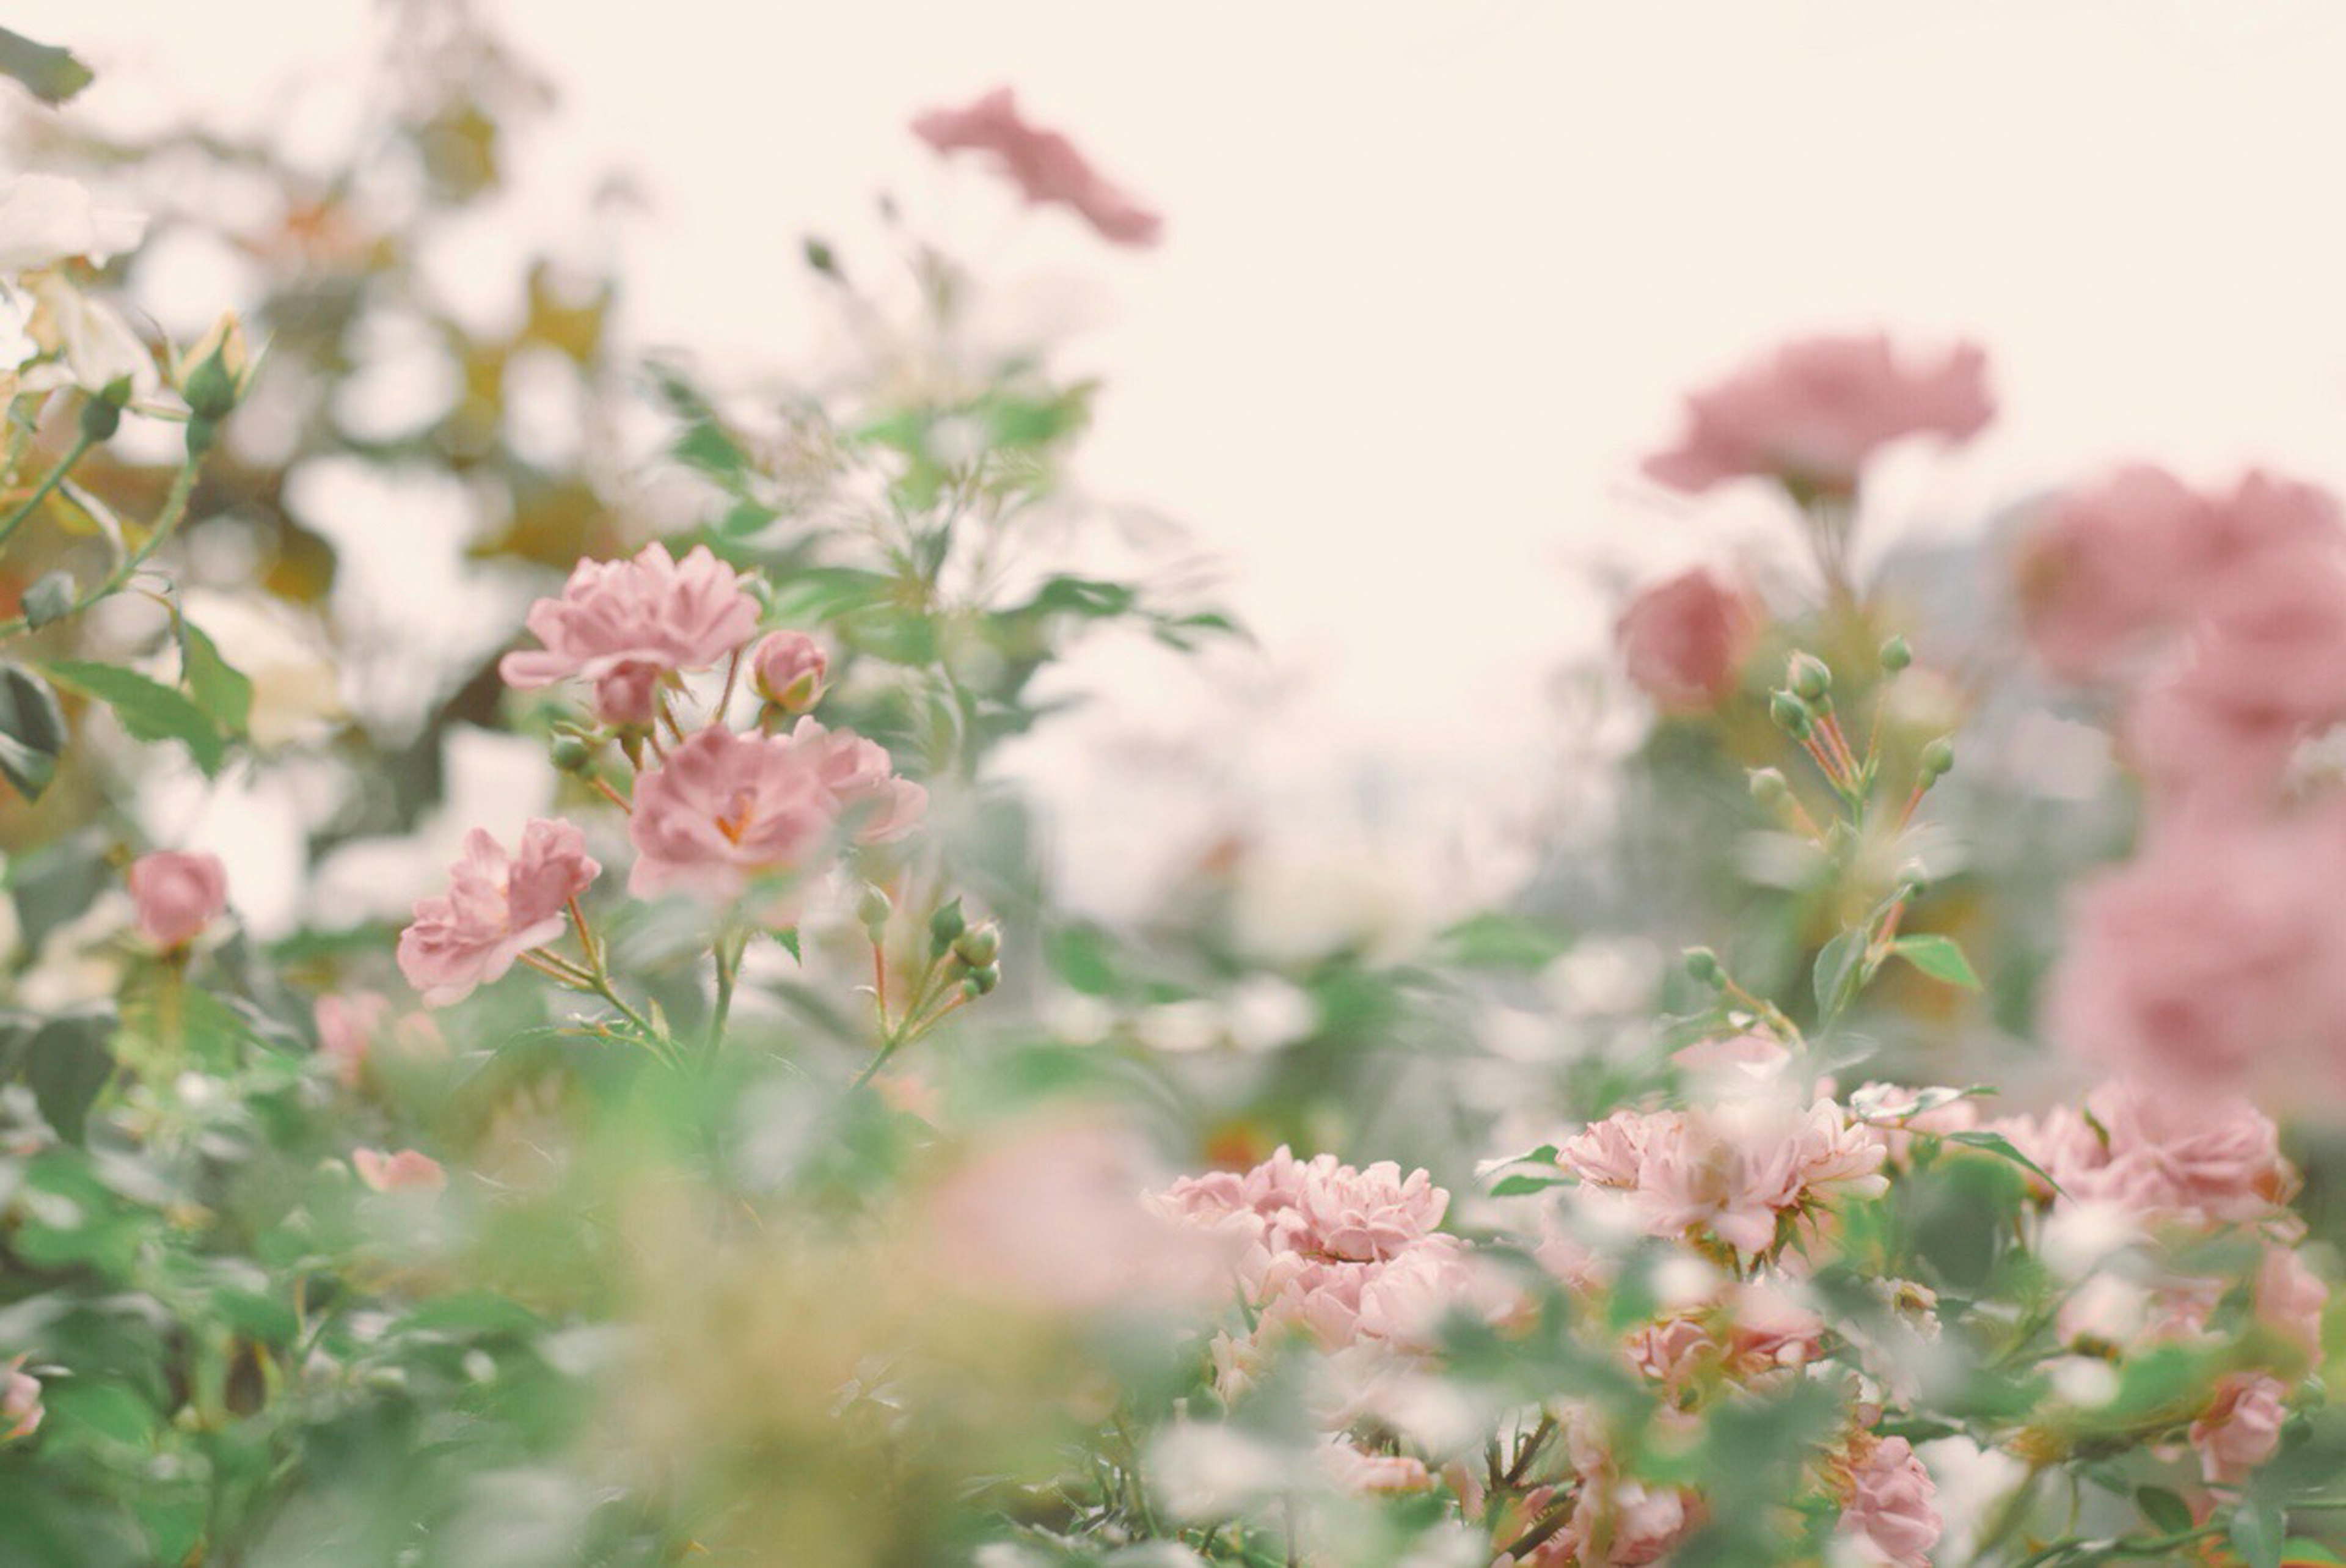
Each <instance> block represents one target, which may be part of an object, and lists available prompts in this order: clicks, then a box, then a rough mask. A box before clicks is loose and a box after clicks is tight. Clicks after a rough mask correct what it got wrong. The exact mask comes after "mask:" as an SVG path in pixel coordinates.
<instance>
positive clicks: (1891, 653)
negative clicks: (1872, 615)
mask: <svg viewBox="0 0 2346 1568" xmlns="http://www.w3.org/2000/svg"><path fill="white" fill-rule="evenodd" d="M1913 662H1914V650H1913V648H1911V647H1907V646H1906V639H1905V638H1904V637H1902V636H1894V637H1892V638H1891V639H1890V640H1889V641H1888V642H1886V643H1883V644H1882V673H1883V674H1885V675H1896V674H1897V673H1898V672H1899V671H1900V670H1902V669H1904V668H1905V667H1907V666H1908V665H1910V664H1913Z"/></svg>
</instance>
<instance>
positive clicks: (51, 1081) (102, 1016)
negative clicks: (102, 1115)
mask: <svg viewBox="0 0 2346 1568" xmlns="http://www.w3.org/2000/svg"><path fill="white" fill-rule="evenodd" d="M114 1027H115V1024H114V1018H113V1016H112V1015H111V1014H108V1013H74V1014H69V1015H67V1016H66V1017H63V1018H52V1019H50V1020H49V1021H48V1022H47V1023H44V1024H42V1025H41V1027H40V1032H39V1033H36V1034H35V1035H34V1036H33V1039H32V1044H30V1045H29V1046H28V1047H27V1048H26V1060H25V1074H26V1078H27V1079H29V1080H30V1081H31V1083H32V1085H33V1098H34V1100H35V1102H36V1104H38V1105H39V1106H40V1108H41V1115H42V1117H43V1118H44V1119H45V1120H46V1121H47V1123H48V1124H49V1125H50V1126H52V1127H54V1128H56V1133H57V1136H59V1137H61V1138H63V1139H65V1140H66V1142H67V1143H71V1144H77V1143H79V1142H81V1141H82V1138H83V1136H84V1135H85V1132H86V1130H87V1126H88V1123H89V1108H90V1106H91V1105H94V1104H96V1103H97V1095H98V1091H100V1090H101V1089H103V1088H105V1087H106V1081H107V1079H108V1078H110V1077H112V1076H113V1075H114V1056H113V1054H112V1053H111V1052H110V1051H109V1050H108V1049H107V1044H108V1042H109V1041H111V1039H112V1038H113V1035H114Z"/></svg>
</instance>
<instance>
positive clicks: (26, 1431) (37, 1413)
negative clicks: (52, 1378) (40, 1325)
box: [0, 1356, 48, 1442]
mask: <svg viewBox="0 0 2346 1568" xmlns="http://www.w3.org/2000/svg"><path fill="white" fill-rule="evenodd" d="M46 1414H48V1411H47V1410H45V1409H43V1408H42V1405H41V1380H40V1379H38V1378H36V1377H35V1376H33V1374H32V1373H30V1372H28V1371H26V1370H25V1358H24V1357H22V1356H18V1357H16V1358H15V1359H14V1360H12V1361H10V1362H9V1363H8V1365H7V1366H6V1367H5V1369H0V1427H5V1429H6V1430H5V1431H0V1442H10V1441H15V1439H17V1438H22V1437H31V1436H32V1435H33V1434H34V1433H35V1432H36V1431H40V1428H41V1418H42V1417H43V1416H46Z"/></svg>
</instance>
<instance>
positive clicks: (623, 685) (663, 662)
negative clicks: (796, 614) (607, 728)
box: [497, 544, 758, 725]
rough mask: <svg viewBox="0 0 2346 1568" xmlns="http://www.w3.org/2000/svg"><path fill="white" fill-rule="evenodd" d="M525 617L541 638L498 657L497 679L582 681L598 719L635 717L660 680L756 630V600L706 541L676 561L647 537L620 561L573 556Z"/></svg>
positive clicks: (705, 661)
mask: <svg viewBox="0 0 2346 1568" xmlns="http://www.w3.org/2000/svg"><path fill="white" fill-rule="evenodd" d="M525 624H526V625H527V626H528V627H529V629H530V630H531V631H532V632H534V633H535V634H536V636H537V639H538V641H539V642H541V643H543V644H545V645H546V646H545V647H544V648H543V649H539V650H535V651H533V650H527V649H524V650H519V651H516V652H514V653H509V654H507V655H505V658H504V659H503V660H502V661H501V662H500V663H499V664H498V666H497V669H498V673H499V674H501V675H502V676H504V677H505V684H506V685H508V686H511V687H519V688H523V689H527V688H531V687H542V686H552V685H553V684H554V683H555V682H556V681H559V680H567V679H573V678H576V679H581V680H588V681H592V682H594V683H595V694H596V705H597V710H598V711H599V712H600V713H601V714H602V717H603V718H605V719H606V720H607V721H608V722H610V723H613V724H635V725H641V724H645V723H648V722H649V719H650V714H651V710H652V707H653V697H654V688H655V687H656V686H657V684H658V682H659V681H660V680H662V679H665V678H666V677H670V676H673V675H675V674H677V673H678V672H679V671H682V670H692V669H707V668H709V667H710V666H712V665H715V664H717V663H719V661H721V660H722V659H724V658H725V657H726V656H728V655H729V654H731V653H733V652H735V651H737V650H738V649H739V648H740V647H741V646H742V645H743V644H744V643H746V642H748V641H749V640H750V638H751V637H752V636H756V635H757V630H758V602H757V601H756V600H755V599H753V598H751V597H750V595H749V594H748V592H747V591H745V590H744V589H743V588H742V586H741V579H740V575H739V573H737V572H735V571H734V570H733V569H732V568H731V567H730V566H728V565H725V564H724V563H723V562H721V561H719V559H718V558H717V557H716V556H715V555H712V554H710V553H709V547H708V546H707V545H699V546H697V547H696V548H695V549H693V551H692V552H691V553H690V554H688V555H686V556H685V558H684V559H683V560H682V561H678V560H677V559H675V558H674V557H673V556H671V555H669V554H668V547H667V546H666V545H659V544H653V545H646V546H645V547H644V549H643V551H642V552H641V553H640V554H638V555H636V556H634V557H633V558H632V559H629V560H624V561H581V562H579V563H578V565H577V566H576V568H575V569H574V570H573V571H572V572H571V574H570V581H569V582H568V583H567V584H566V585H564V587H563V590H562V596H561V597H559V598H553V599H540V600H538V601H537V602H536V603H535V604H534V605H532V606H530V609H529V615H528V617H527V620H526V623H525Z"/></svg>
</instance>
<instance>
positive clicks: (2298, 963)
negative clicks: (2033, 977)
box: [2046, 814, 2346, 1093]
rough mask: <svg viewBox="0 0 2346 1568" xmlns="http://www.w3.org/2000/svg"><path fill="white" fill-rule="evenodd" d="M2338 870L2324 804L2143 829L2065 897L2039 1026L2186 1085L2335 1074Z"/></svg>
mask: <svg viewBox="0 0 2346 1568" xmlns="http://www.w3.org/2000/svg"><path fill="white" fill-rule="evenodd" d="M2341 871H2346V841H2341V825H2340V821H2339V820H2333V819H2332V818H2331V817H2330V816H2329V815H2327V814H2313V815H2309V816H2303V817H2300V818H2296V819H2292V820H2287V821H2282V822H2276V823H2255V822H2252V823H2245V824H2233V825H2214V824H2206V823H2200V824H2192V825H2188V826H2185V827H2182V828H2178V830H2174V831H2170V832H2167V833H2164V834H2161V835H2159V836H2157V837H2156V838H2154V839H2153V840H2151V841H2150V843H2149V844H2148V845H2147V847H2146V848H2145V850H2143V852H2142V853H2141V854H2140V856H2139V857H2138V858H2137V859H2136V860H2133V861H2132V862H2130V863H2128V864H2127V865H2124V866H2121V867H2119V868H2117V870H2115V871H2108V872H2106V873H2104V874H2103V875H2101V876H2100V877H2098V878H2096V879H2094V880H2093V881H2090V882H2088V883H2087V884H2086V886H2085V888H2084V890H2083V891H2082V892H2081V893H2080V894H2079V895H2078V896H2077V897H2076V900H2075V901H2074V903H2073V904H2072V906H2071V909H2070V911H2069V921H2068V924H2069V933H2068V944H2067V948H2068V950H2067V952H2066V954H2065V955H2064V956H2063V958H2062V960H2061V962H2060V965H2059V968H2058V969H2057V971H2056V972H2055V974H2054V976H2053V980H2052V983H2051V986H2050V998H2049V1001H2048V1003H2047V1013H2046V1018H2047V1023H2048V1029H2047V1033H2049V1034H2050V1036H2051V1037H2052V1038H2054V1039H2055V1040H2057V1041H2059V1042H2060V1043H2061V1044H2063V1045H2065V1046H2066V1048H2068V1049H2069V1050H2072V1051H2075V1052H2076V1053H2078V1054H2081V1055H2083V1056H2085V1057H2086V1058H2088V1059H2089V1060H2092V1061H2095V1062H2097V1063H2100V1064H2103V1065H2104V1066H2106V1067H2108V1068H2110V1069H2112V1070H2115V1071H2119V1072H2123V1073H2127V1074H2134V1075H2136V1076H2140V1077H2146V1078H2150V1079H2155V1080H2157V1081H2158V1082H2159V1083H2161V1084H2168V1085H2172V1086H2174V1087H2176V1088H2178V1089H2181V1090H2184V1091H2187V1092H2200V1093H2206V1092H2208V1091H2211V1090H2223V1089H2236V1088H2239V1087H2240V1086H2242V1085H2244V1084H2248V1083H2249V1082H2250V1080H2251V1079H2252V1078H2258V1079H2261V1080H2262V1081H2264V1082H2266V1083H2268V1084H2271V1083H2280V1082H2288V1081H2291V1080H2294V1081H2296V1082H2299V1083H2306V1082H2310V1081H2312V1080H2314V1079H2315V1078H2317V1077H2318V1076H2319V1075H2320V1073H2321V1072H2326V1073H2327V1074H2329V1075H2330V1076H2331V1077H2335V1076H2336V1075H2337V1069H2336V1065H2335V1063H2336V1056H2337V1048H2338V1047H2339V1046H2340V1045H2341V1044H2346V911H2341V908H2340V905H2339V902H2338V899H2337V893H2336V890H2337V887H2338V884H2339V881H2340V877H2341ZM2317 1070H2318V1071H2317Z"/></svg>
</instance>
